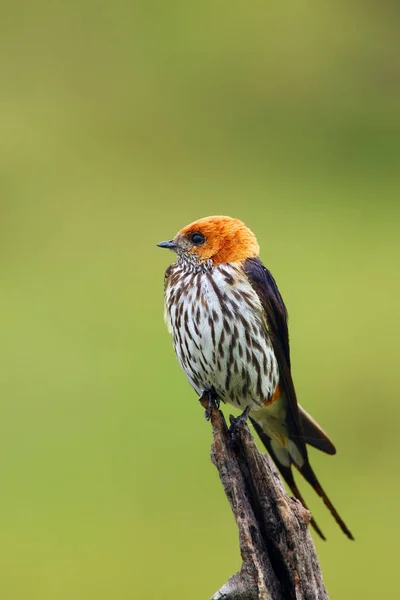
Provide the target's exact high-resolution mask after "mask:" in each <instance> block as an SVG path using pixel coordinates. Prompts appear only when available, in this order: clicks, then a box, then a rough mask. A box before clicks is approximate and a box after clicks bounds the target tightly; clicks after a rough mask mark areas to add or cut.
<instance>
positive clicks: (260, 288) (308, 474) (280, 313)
mask: <svg viewBox="0 0 400 600" xmlns="http://www.w3.org/2000/svg"><path fill="white" fill-rule="evenodd" d="M244 271H245V273H246V275H247V277H248V279H249V282H250V283H251V285H252V287H253V288H254V290H255V291H256V292H257V295H258V297H259V299H260V302H261V305H262V307H263V309H264V311H265V317H266V321H267V326H268V334H269V336H270V338H271V342H272V346H273V349H274V353H275V356H276V359H277V361H278V366H279V387H280V390H281V393H282V395H283V396H284V397H285V400H286V402H287V406H286V419H287V423H286V425H287V429H288V434H289V438H290V439H291V440H292V441H293V442H294V443H295V445H296V447H297V449H298V451H299V452H300V454H301V456H302V457H303V458H304V464H303V465H302V466H301V467H300V466H299V465H296V464H295V463H294V464H295V466H296V467H297V468H298V470H299V471H300V473H301V474H302V475H303V477H304V478H305V479H306V480H307V481H308V483H309V484H310V485H311V486H312V487H313V488H314V490H315V491H316V492H317V494H318V495H319V496H321V498H322V499H323V501H324V503H325V505H326V506H327V507H328V508H329V510H330V512H331V513H332V515H333V517H334V519H335V520H336V522H337V523H338V524H339V526H340V528H341V529H342V531H343V532H344V533H345V534H346V535H347V536H348V537H349V538H350V539H354V538H353V536H352V534H351V532H350V530H349V529H348V528H347V526H346V524H345V523H344V522H343V520H342V519H341V517H340V516H339V514H338V512H337V511H336V509H335V507H334V506H333V504H332V502H331V501H330V500H329V498H328V496H327V495H326V493H325V492H324V490H323V489H322V487H321V485H320V483H319V481H318V479H317V477H316V475H315V473H314V471H313V469H312V467H311V465H310V463H309V460H308V456H307V449H306V442H308V443H311V444H312V445H313V446H315V447H317V448H319V449H320V450H323V451H325V452H328V453H329V454H334V452H335V448H334V446H333V444H332V442H331V441H330V440H329V438H328V437H327V436H326V434H325V433H324V432H323V431H322V429H320V428H319V426H317V427H318V429H316V423H315V421H314V420H311V417H310V418H308V417H309V415H308V414H307V413H306V412H305V411H303V410H302V411H301V412H300V410H299V406H298V404H297V398H296V391H295V388H294V384H293V380H292V375H291V372H290V349H289V334H288V326H287V311H286V307H285V304H284V302H283V300H282V296H281V295H280V293H279V290H278V286H277V285H276V282H275V279H274V278H273V277H272V275H271V273H270V272H269V271H268V269H266V268H265V267H264V265H263V264H262V262H261V261H260V259H259V258H248V259H247V260H246V261H245V263H244ZM303 423H304V427H303ZM253 424H254V426H255V429H256V431H257V433H258V434H259V436H260V438H261V441H262V442H263V443H264V445H265V446H266V448H267V450H268V451H269V453H270V454H271V456H272V458H273V459H274V461H275V463H276V465H277V467H278V469H279V470H280V472H281V474H282V476H283V478H284V479H285V481H286V483H287V484H288V486H289V487H290V489H291V490H292V492H293V494H294V495H295V496H296V498H297V499H298V500H300V502H301V503H302V504H303V505H304V506H305V504H304V500H303V498H302V496H301V494H300V492H299V490H298V488H297V486H296V484H295V481H294V478H293V473H292V466H291V465H289V466H285V465H282V464H281V463H280V461H279V460H278V458H277V456H276V455H275V454H274V452H273V449H272V446H271V440H270V438H269V437H268V435H267V434H266V433H265V432H264V431H263V429H262V428H261V427H260V426H259V425H258V424H257V423H255V422H254V421H253ZM307 436H309V439H308V437H307ZM314 436H315V437H314ZM319 438H320V439H319ZM291 462H292V463H293V461H291ZM311 522H312V524H313V526H314V528H315V530H316V531H317V533H318V534H319V535H320V536H321V537H322V538H323V539H325V538H324V536H323V534H322V532H321V530H320V529H319V527H318V525H317V524H316V523H315V521H314V520H312V521H311Z"/></svg>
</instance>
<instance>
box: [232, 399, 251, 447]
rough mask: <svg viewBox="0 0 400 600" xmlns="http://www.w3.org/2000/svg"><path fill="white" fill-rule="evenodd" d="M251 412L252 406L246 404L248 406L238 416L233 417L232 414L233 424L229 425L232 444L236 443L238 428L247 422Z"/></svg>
mask: <svg viewBox="0 0 400 600" xmlns="http://www.w3.org/2000/svg"><path fill="white" fill-rule="evenodd" d="M249 413H250V406H246V408H245V409H244V411H243V412H242V414H241V415H239V416H238V417H233V416H232V415H231V416H230V423H231V426H230V427H229V435H230V437H231V441H232V444H235V443H236V437H237V432H238V428H239V426H240V425H242V424H243V423H246V421H247V419H248V417H249Z"/></svg>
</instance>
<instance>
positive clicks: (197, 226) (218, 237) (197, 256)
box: [158, 216, 259, 266]
mask: <svg viewBox="0 0 400 600" xmlns="http://www.w3.org/2000/svg"><path fill="white" fill-rule="evenodd" d="M158 245H159V246H161V247H162V248H170V249H171V250H174V251H175V252H176V253H177V254H178V255H180V256H183V257H184V258H186V259H187V260H189V261H190V262H194V263H197V264H199V263H203V262H206V261H208V260H210V261H211V262H212V264H213V266H217V265H220V264H224V263H231V262H239V261H243V260H245V259H246V258H252V257H255V256H258V253H259V246H258V243H257V239H256V236H255V235H254V233H253V232H252V231H250V229H249V228H248V227H246V225H245V224H244V223H242V221H239V219H232V218H231V217H224V216H215V217H205V218H204V219H199V220H198V221H194V222H193V223H190V225H187V226H186V227H184V228H183V229H181V230H180V231H179V232H178V233H177V234H176V236H175V237H174V239H173V240H171V241H169V242H161V244H158Z"/></svg>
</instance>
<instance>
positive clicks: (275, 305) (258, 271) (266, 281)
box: [244, 258, 307, 459]
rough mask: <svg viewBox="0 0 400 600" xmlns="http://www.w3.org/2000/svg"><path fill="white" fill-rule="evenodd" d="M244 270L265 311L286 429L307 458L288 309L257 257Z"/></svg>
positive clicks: (274, 283)
mask: <svg viewBox="0 0 400 600" xmlns="http://www.w3.org/2000/svg"><path fill="white" fill-rule="evenodd" d="M244 271H245V273H246V275H247V277H248V279H249V281H250V283H251V285H252V287H253V288H254V290H255V291H256V292H257V295H258V297H259V299H260V301H261V305H262V307H263V309H264V311H265V316H266V320H267V326H268V334H269V336H270V338H271V342H272V346H273V349H274V353H275V356H276V359H277V361H278V366H279V385H280V388H281V392H283V394H284V395H285V397H286V399H287V402H288V407H287V417H288V423H287V425H288V430H289V434H292V435H293V438H294V439H295V440H296V446H297V447H298V450H299V451H300V453H301V455H302V456H303V458H305V459H307V450H306V445H305V440H304V434H303V427H302V422H301V419H300V413H299V407H298V405H297V399H296V391H295V389H294V385H293V380H292V375H291V372H290V348H289V333H288V326H287V316H288V315H287V310H286V306H285V304H284V302H283V300H282V296H281V295H280V293H279V290H278V286H277V285H276V282H275V279H274V278H273V277H272V275H271V273H270V272H269V271H268V269H266V268H265V267H264V265H263V264H262V262H261V260H260V259H259V258H248V259H247V260H246V261H245V263H244Z"/></svg>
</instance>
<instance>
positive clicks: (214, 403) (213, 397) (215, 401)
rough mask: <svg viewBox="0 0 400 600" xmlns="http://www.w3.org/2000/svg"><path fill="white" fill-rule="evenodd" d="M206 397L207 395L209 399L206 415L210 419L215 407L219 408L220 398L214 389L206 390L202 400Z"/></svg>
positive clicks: (207, 419)
mask: <svg viewBox="0 0 400 600" xmlns="http://www.w3.org/2000/svg"><path fill="white" fill-rule="evenodd" d="M205 397H207V399H208V406H207V408H206V410H205V411H204V417H205V419H206V421H209V420H210V419H211V414H212V411H213V408H216V409H217V410H218V409H219V405H220V399H219V398H218V396H217V394H216V393H215V392H213V391H210V392H204V394H203V395H202V397H201V398H200V400H203V399H204V398H205Z"/></svg>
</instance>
